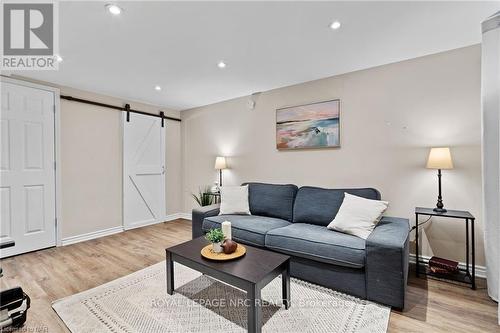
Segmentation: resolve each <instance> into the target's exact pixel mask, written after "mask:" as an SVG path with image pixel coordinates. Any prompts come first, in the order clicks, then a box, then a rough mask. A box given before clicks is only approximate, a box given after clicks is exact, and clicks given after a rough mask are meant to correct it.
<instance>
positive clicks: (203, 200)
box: [191, 185, 214, 207]
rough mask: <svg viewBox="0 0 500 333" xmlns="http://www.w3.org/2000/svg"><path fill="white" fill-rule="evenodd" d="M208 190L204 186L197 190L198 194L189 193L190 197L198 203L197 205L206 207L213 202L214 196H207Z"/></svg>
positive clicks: (208, 188) (206, 186)
mask: <svg viewBox="0 0 500 333" xmlns="http://www.w3.org/2000/svg"><path fill="white" fill-rule="evenodd" d="M210 190H211V189H210V186H209V185H205V186H204V187H203V188H201V187H200V188H199V190H198V194H194V193H191V196H192V197H193V199H194V200H195V201H196V202H197V203H198V205H200V206H202V207H203V206H208V205H211V204H213V202H214V196H213V195H210V194H209V193H210Z"/></svg>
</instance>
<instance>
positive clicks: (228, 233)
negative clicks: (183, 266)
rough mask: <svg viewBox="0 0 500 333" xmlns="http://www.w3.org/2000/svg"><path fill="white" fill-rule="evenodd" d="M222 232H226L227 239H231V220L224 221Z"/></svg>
mask: <svg viewBox="0 0 500 333" xmlns="http://www.w3.org/2000/svg"><path fill="white" fill-rule="evenodd" d="M222 233H223V234H224V238H225V239H231V222H229V221H224V222H222Z"/></svg>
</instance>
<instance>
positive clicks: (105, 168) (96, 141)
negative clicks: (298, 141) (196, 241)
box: [61, 87, 182, 239]
mask: <svg viewBox="0 0 500 333" xmlns="http://www.w3.org/2000/svg"><path fill="white" fill-rule="evenodd" d="M61 94H67V95H71V96H73V97H80V98H85V99H90V100H95V101H98V102H102V103H108V104H113V105H124V104H125V103H130V105H131V108H132V109H139V110H142V111H146V112H151V113H158V112H159V110H160V107H158V106H152V105H148V104H142V103H136V102H131V101H125V100H121V99H118V98H112V97H107V96H102V95H98V94H94V93H88V92H84V91H80V90H75V89H70V88H66V87H62V88H61ZM161 110H163V111H165V114H166V115H167V116H171V117H176V118H179V117H180V115H179V112H178V111H173V110H166V109H164V108H161ZM121 117H122V113H121V112H118V111H116V110H112V109H108V108H103V107H98V106H92V105H88V104H82V103H77V102H72V101H67V100H61V158H62V161H61V163H62V166H61V171H62V200H63V204H62V207H63V209H62V212H63V213H62V215H63V216H62V217H63V221H62V226H61V228H62V238H63V239H64V238H66V237H70V236H76V235H81V234H85V233H89V232H94V231H99V230H104V229H107V228H112V227H116V226H121V225H122V215H123V214H122V190H123V187H122V177H123V176H122V161H123V159H122V158H123V156H122V118H121ZM165 123H166V128H167V132H166V170H167V173H166V183H167V184H166V188H167V214H174V213H179V212H181V211H182V206H181V201H180V198H179V195H178V193H179V192H181V181H180V179H181V166H180V164H181V156H180V145H181V143H180V140H181V136H180V123H179V122H175V121H169V120H167V121H166V122H165Z"/></svg>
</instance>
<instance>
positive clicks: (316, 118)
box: [276, 99, 340, 150]
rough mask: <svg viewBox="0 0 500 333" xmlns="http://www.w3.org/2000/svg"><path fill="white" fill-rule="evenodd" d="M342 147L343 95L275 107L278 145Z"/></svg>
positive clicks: (303, 147)
mask: <svg viewBox="0 0 500 333" xmlns="http://www.w3.org/2000/svg"><path fill="white" fill-rule="evenodd" d="M339 147H340V99H335V100H331V101H325V102H317V103H311V104H306V105H298V106H291V107H286V108H281V109H277V110H276V148H277V149H280V150H281V149H317V148H339Z"/></svg>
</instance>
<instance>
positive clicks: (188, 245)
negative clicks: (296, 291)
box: [165, 237, 290, 333]
mask: <svg viewBox="0 0 500 333" xmlns="http://www.w3.org/2000/svg"><path fill="white" fill-rule="evenodd" d="M207 244H208V242H207V241H206V240H205V239H204V237H199V238H195V239H193V240H191V241H188V242H185V243H182V244H179V245H176V246H173V247H170V248H168V249H166V250H165V252H166V265H167V293H168V294H169V295H173V293H174V262H178V263H180V264H182V265H184V266H187V267H189V268H191V269H194V270H196V271H198V272H200V273H203V274H206V275H208V276H211V277H213V278H215V279H218V280H220V281H223V282H225V283H227V284H230V285H232V286H235V287H237V288H239V289H242V290H245V291H246V293H247V300H246V302H245V304H246V306H247V311H248V315H247V317H248V332H252V333H254V332H261V331H262V311H261V305H262V303H261V302H262V301H261V290H262V288H264V287H265V286H266V285H267V284H268V283H269V282H271V281H272V280H274V279H275V278H276V277H278V276H279V275H281V277H282V278H281V280H282V292H283V296H282V297H283V305H284V306H285V309H288V308H289V307H290V257H289V256H287V255H283V254H279V253H275V252H271V251H267V250H263V249H258V248H255V247H252V246H248V245H245V247H246V250H247V252H246V254H245V256H243V257H241V258H239V259H235V260H233V261H226V262H216V261H212V260H208V259H205V258H203V257H202V255H201V254H200V251H201V249H202V248H203V247H204V246H206V245H207Z"/></svg>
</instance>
